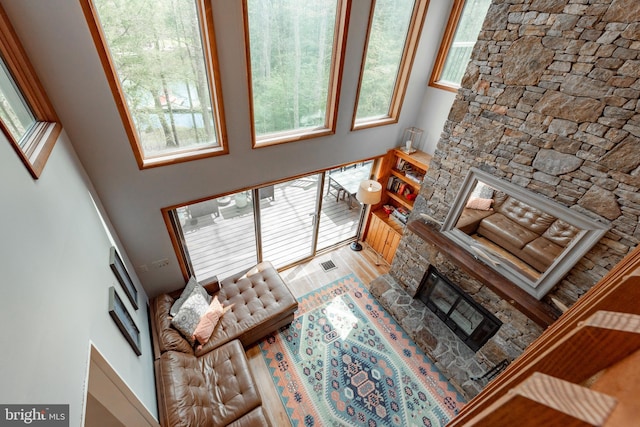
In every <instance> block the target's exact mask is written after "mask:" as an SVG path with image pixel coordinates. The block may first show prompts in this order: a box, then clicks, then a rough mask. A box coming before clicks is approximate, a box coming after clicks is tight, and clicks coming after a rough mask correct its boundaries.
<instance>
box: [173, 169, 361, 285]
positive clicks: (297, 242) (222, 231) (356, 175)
mask: <svg viewBox="0 0 640 427" xmlns="http://www.w3.org/2000/svg"><path fill="white" fill-rule="evenodd" d="M371 164H372V163H371V162H365V163H358V164H353V165H349V166H346V167H340V168H337V169H333V170H331V171H327V172H324V173H320V174H313V175H307V176H303V177H298V178H295V179H291V180H289V181H284V182H280V183H278V184H273V185H268V186H265V187H262V188H257V189H253V190H247V191H240V192H237V193H233V194H229V195H226V196H224V197H218V198H215V199H210V200H205V201H202V202H199V203H192V204H189V205H184V206H180V207H178V208H174V209H170V210H168V211H167V213H168V215H169V218H170V221H171V222H172V224H173V232H174V237H175V240H176V246H177V247H178V248H179V255H181V258H182V265H183V267H184V270H185V272H186V273H187V274H188V275H190V274H194V275H195V276H196V278H197V279H198V280H201V281H202V280H205V279H207V278H209V277H212V276H214V275H215V276H218V278H220V279H223V278H225V277H228V276H230V275H233V274H235V273H237V272H240V271H243V270H246V269H248V268H250V267H252V266H254V265H255V264H256V263H257V262H259V261H262V260H265V261H270V262H271V263H272V264H273V265H274V266H275V267H276V268H283V267H287V266H289V265H291V264H294V263H296V262H299V261H302V260H304V259H306V258H310V257H312V256H314V255H315V253H316V251H317V250H323V249H327V248H329V247H331V246H334V245H337V244H339V243H341V242H344V241H348V240H350V239H353V238H354V237H355V236H356V232H357V228H358V221H359V218H360V209H361V205H360V203H359V202H358V201H357V200H356V198H355V193H356V189H357V186H358V184H359V182H360V181H362V180H363V179H368V178H369V176H370V173H371Z"/></svg>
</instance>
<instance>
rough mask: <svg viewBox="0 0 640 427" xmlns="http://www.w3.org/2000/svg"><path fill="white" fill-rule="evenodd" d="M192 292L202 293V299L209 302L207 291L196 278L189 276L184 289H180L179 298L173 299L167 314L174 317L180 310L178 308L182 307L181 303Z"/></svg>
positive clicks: (209, 297)
mask: <svg viewBox="0 0 640 427" xmlns="http://www.w3.org/2000/svg"><path fill="white" fill-rule="evenodd" d="M194 293H197V294H200V295H202V296H203V297H204V299H205V300H206V301H207V304H208V303H210V302H211V296H210V295H209V294H208V293H207V291H206V290H205V289H204V288H203V287H202V286H200V284H199V283H198V281H197V280H196V278H195V277H193V276H191V278H190V279H189V281H188V282H187V285H186V286H185V287H184V290H183V291H182V294H181V295H180V298H178V299H177V300H175V302H174V303H173V305H172V306H171V310H169V314H171V315H172V316H174V317H175V316H176V315H177V314H178V311H179V310H180V308H181V307H182V304H184V303H185V301H186V300H187V299H188V298H189V297H190V296H191V295H192V294H194Z"/></svg>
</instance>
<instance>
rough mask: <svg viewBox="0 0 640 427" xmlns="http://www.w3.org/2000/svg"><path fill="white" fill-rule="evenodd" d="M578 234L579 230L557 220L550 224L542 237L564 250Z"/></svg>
mask: <svg viewBox="0 0 640 427" xmlns="http://www.w3.org/2000/svg"><path fill="white" fill-rule="evenodd" d="M579 232H580V230H579V229H578V228H576V227H574V226H573V225H571V224H569V223H567V222H564V221H563V220H561V219H559V220H557V221H555V222H554V223H553V224H551V226H550V227H549V228H548V229H547V231H545V232H544V234H543V235H542V237H544V238H546V239H547V240H550V241H552V242H553V243H555V244H556V245H558V246H562V247H563V248H565V247H567V245H568V244H569V242H571V240H572V239H573V238H574V237H576V235H577V234H578V233H579Z"/></svg>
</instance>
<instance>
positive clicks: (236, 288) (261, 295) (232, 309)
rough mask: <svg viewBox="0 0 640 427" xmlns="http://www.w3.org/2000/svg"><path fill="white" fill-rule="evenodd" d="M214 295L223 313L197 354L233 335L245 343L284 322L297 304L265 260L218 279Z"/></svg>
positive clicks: (262, 335)
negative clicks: (248, 269)
mask: <svg viewBox="0 0 640 427" xmlns="http://www.w3.org/2000/svg"><path fill="white" fill-rule="evenodd" d="M218 298H219V299H220V303H221V304H222V305H223V306H224V307H225V313H224V314H223V315H222V318H221V319H220V324H219V325H218V327H217V328H216V329H215V330H214V331H213V334H212V335H211V338H210V339H209V342H208V343H207V344H206V345H204V346H203V347H202V348H201V349H196V352H195V354H196V355H197V356H199V355H201V354H204V353H206V352H207V351H209V350H211V349H212V348H215V347H217V346H219V345H221V344H224V343H225V342H228V341H230V340H232V339H235V338H239V339H240V340H241V341H242V344H243V345H244V346H245V347H248V346H250V345H252V344H254V343H255V342H257V341H258V340H259V339H261V338H262V337H264V336H266V335H267V334H269V333H271V332H273V331H274V330H276V329H277V328H278V327H281V326H284V324H286V320H288V322H291V320H292V314H293V312H294V311H295V310H296V308H297V306H298V302H297V301H296V299H295V297H294V296H293V294H292V293H291V291H290V290H289V288H288V287H287V285H286V284H285V283H284V281H283V280H282V278H281V277H280V274H279V273H278V271H277V270H276V269H275V268H274V267H273V266H272V265H271V263H269V262H262V263H260V264H258V265H257V266H256V267H254V268H253V269H252V270H250V271H249V272H248V273H247V274H245V275H243V276H241V277H231V278H227V279H224V280H222V281H221V282H220V292H219V293H218ZM283 321H285V323H284V324H283Z"/></svg>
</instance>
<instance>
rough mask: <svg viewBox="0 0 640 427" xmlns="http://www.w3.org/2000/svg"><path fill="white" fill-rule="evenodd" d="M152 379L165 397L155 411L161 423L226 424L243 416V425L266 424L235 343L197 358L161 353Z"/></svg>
mask: <svg viewBox="0 0 640 427" xmlns="http://www.w3.org/2000/svg"><path fill="white" fill-rule="evenodd" d="M156 375H157V376H158V384H159V385H160V388H161V390H162V392H163V395H164V404H163V405H161V406H160V410H161V411H162V413H161V420H164V424H165V425H170V426H185V427H187V426H196V425H197V426H203V427H204V426H212V427H213V426H226V425H228V424H231V423H234V422H239V421H240V420H242V419H243V418H244V417H245V416H246V417H247V420H245V421H251V422H253V421H256V420H259V421H260V422H258V423H257V424H253V425H268V422H267V420H266V417H265V416H264V413H263V412H262V409H261V408H260V405H261V399H260V396H259V395H258V391H257V390H256V386H255V383H254V381H253V378H252V377H251V372H250V371H249V366H248V363H247V359H246V357H245V355H244V351H243V349H242V345H241V344H240V341H238V340H235V341H231V342H229V343H227V344H225V345H223V346H221V347H218V348H216V349H214V350H212V351H210V352H209V353H207V354H205V355H204V356H202V357H194V356H193V355H189V354H185V353H181V352H179V351H167V352H165V353H162V355H161V356H160V359H158V360H156ZM256 409H259V410H258V411H256ZM239 425H242V424H239ZM246 425H250V424H246Z"/></svg>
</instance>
